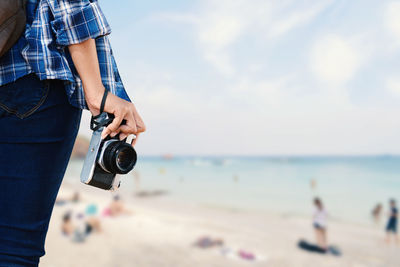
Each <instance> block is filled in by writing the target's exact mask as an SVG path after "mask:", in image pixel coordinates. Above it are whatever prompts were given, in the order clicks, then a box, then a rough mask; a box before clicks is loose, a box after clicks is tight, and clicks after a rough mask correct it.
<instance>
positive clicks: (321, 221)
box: [313, 198, 328, 250]
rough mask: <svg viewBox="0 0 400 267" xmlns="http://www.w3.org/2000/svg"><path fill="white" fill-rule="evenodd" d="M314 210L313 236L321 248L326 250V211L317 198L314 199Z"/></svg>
mask: <svg viewBox="0 0 400 267" xmlns="http://www.w3.org/2000/svg"><path fill="white" fill-rule="evenodd" d="M314 205H315V212H314V216H313V226H314V230H315V236H316V239H317V244H318V246H319V247H321V248H322V249H324V250H326V249H327V248H328V245H327V238H326V226H327V225H326V217H327V214H326V211H325V209H324V206H323V204H322V201H321V200H320V199H319V198H315V199H314Z"/></svg>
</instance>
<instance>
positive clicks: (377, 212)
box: [371, 203, 383, 224]
mask: <svg viewBox="0 0 400 267" xmlns="http://www.w3.org/2000/svg"><path fill="white" fill-rule="evenodd" d="M382 209H383V207H382V204H381V203H378V204H376V206H375V207H374V209H373V210H372V212H371V214H372V218H373V220H374V223H375V224H379V223H380V222H381V218H382Z"/></svg>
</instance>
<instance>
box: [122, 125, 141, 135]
mask: <svg viewBox="0 0 400 267" xmlns="http://www.w3.org/2000/svg"><path fill="white" fill-rule="evenodd" d="M118 130H119V131H120V132H122V133H124V134H126V135H129V134H136V133H137V129H136V125H133V127H131V126H128V125H121V126H120V127H119V128H118Z"/></svg>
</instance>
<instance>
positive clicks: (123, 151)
mask: <svg viewBox="0 0 400 267" xmlns="http://www.w3.org/2000/svg"><path fill="white" fill-rule="evenodd" d="M136 161H137V155H136V151H135V149H133V147H132V146H131V145H130V144H128V143H126V142H122V141H115V142H112V143H110V144H109V145H108V146H107V147H106V148H105V150H104V155H103V164H104V167H105V168H106V169H107V170H108V171H110V172H112V173H117V174H126V173H128V172H130V171H131V170H132V169H133V167H134V166H135V164H136Z"/></svg>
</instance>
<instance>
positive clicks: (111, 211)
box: [103, 195, 132, 217]
mask: <svg viewBox="0 0 400 267" xmlns="http://www.w3.org/2000/svg"><path fill="white" fill-rule="evenodd" d="M131 214H132V211H130V210H129V209H128V208H126V207H125V205H124V203H123V202H122V200H121V197H120V196H119V195H115V196H114V197H113V200H112V201H111V203H110V205H109V206H108V207H107V208H106V209H105V210H104V213H103V215H109V216H111V217H117V216H120V215H131Z"/></svg>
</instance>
